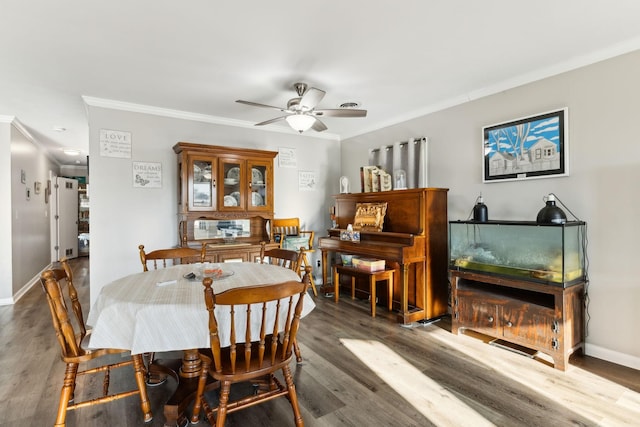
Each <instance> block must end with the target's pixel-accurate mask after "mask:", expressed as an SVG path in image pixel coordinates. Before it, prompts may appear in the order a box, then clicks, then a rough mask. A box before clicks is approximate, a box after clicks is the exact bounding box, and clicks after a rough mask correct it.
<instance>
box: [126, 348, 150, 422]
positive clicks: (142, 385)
mask: <svg viewBox="0 0 640 427" xmlns="http://www.w3.org/2000/svg"><path fill="white" fill-rule="evenodd" d="M131 358H132V359H133V369H134V371H135V376H136V383H137V384H138V390H139V391H140V408H141V409H142V414H143V416H144V422H145V423H148V422H149V421H151V420H153V414H152V413H151V404H150V403H149V396H148V395H147V384H146V372H145V368H144V360H143V359H142V355H141V354H134V355H133V356H131Z"/></svg>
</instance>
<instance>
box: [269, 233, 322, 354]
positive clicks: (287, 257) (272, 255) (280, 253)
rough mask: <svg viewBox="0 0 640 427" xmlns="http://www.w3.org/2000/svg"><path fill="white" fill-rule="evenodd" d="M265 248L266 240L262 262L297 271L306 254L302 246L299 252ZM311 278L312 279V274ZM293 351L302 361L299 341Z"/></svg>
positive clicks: (294, 345)
mask: <svg viewBox="0 0 640 427" xmlns="http://www.w3.org/2000/svg"><path fill="white" fill-rule="evenodd" d="M265 248H266V242H260V263H261V264H264V263H265V262H266V263H269V264H272V265H279V266H280V267H284V268H288V269H289V270H293V271H295V272H296V273H297V272H298V271H300V263H301V262H302V257H303V256H304V249H303V248H300V250H299V251H298V252H296V251H294V250H289V249H280V248H274V249H269V250H265ZM309 280H311V275H310V274H309ZM293 351H294V352H295V354H296V362H298V363H302V353H301V352H300V347H299V346H298V342H297V341H294V342H293Z"/></svg>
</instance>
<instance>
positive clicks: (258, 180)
mask: <svg viewBox="0 0 640 427" xmlns="http://www.w3.org/2000/svg"><path fill="white" fill-rule="evenodd" d="M251 182H252V183H253V184H263V183H264V178H263V177H262V172H260V171H259V170H258V169H256V168H251Z"/></svg>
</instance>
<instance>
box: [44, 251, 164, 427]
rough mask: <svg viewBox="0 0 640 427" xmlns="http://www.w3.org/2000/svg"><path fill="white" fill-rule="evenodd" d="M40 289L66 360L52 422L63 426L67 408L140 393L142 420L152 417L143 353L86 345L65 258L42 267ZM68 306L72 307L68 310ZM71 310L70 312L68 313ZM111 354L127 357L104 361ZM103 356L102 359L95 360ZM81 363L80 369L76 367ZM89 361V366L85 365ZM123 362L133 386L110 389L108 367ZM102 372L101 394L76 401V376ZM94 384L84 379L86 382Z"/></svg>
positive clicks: (86, 336) (76, 299)
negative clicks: (129, 369) (56, 264)
mask: <svg viewBox="0 0 640 427" xmlns="http://www.w3.org/2000/svg"><path fill="white" fill-rule="evenodd" d="M40 282H41V284H42V289H43V290H44V293H45V295H46V296H47V302H48V304H49V309H50V310H51V320H52V322H53V328H54V330H55V332H56V337H57V339H58V344H60V348H61V350H62V353H61V358H62V361H63V362H64V363H66V365H67V368H66V370H65V375H64V382H63V385H62V390H61V391H60V402H59V404H58V415H57V416H56V422H55V424H54V426H56V427H60V426H64V425H66V424H65V420H66V418H67V411H70V410H74V409H78V408H83V407H86V406H93V405H97V404H101V403H107V402H111V401H113V400H116V399H121V398H124V397H128V396H132V395H134V394H139V395H140V406H141V408H142V414H143V417H144V422H149V421H151V420H152V419H153V416H152V414H151V406H150V404H149V398H148V396H147V389H146V385H145V376H146V375H145V367H144V363H143V361H142V355H140V354H136V355H132V356H128V350H120V349H111V348H100V349H88V348H87V344H88V343H89V334H90V333H89V334H88V333H87V328H86V327H85V324H84V318H83V315H82V306H81V305H80V302H79V301H78V293H77V291H76V288H75V287H74V285H73V276H72V273H71V268H70V267H69V264H68V263H67V261H66V259H62V260H61V261H60V268H52V269H48V270H46V271H44V272H43V273H42V275H41V276H40ZM63 282H66V285H67V290H68V301H65V297H64V294H63V292H62V285H61V283H63ZM69 307H71V309H72V311H71V312H70V311H69ZM71 313H73V314H71ZM110 354H119V355H121V356H122V357H125V356H126V357H128V360H125V359H120V358H118V360H117V361H116V362H107V360H105V358H103V356H107V355H110ZM100 358H103V360H102V361H101V362H102V363H101V364H99V363H98V362H97V360H98V359H100ZM81 364H86V365H82V366H83V370H79V368H80V365H81ZM87 365H89V366H90V367H87ZM125 366H133V370H134V373H135V380H136V385H137V388H136V389H132V390H128V391H121V392H118V393H109V378H110V371H111V370H112V369H116V368H122V367H125ZM100 372H104V379H103V382H102V383H103V384H102V395H101V396H100V397H96V398H93V399H88V400H83V401H81V402H80V401H75V400H74V394H75V390H76V380H77V378H78V376H83V375H90V374H97V373H100ZM91 384H93V383H92V382H87V385H91Z"/></svg>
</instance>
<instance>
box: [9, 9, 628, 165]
mask: <svg viewBox="0 0 640 427" xmlns="http://www.w3.org/2000/svg"><path fill="white" fill-rule="evenodd" d="M0 10H1V15H0V16H2V19H1V22H2V23H1V24H0V43H1V46H2V48H1V50H0V116H15V117H17V119H18V120H19V121H20V122H21V123H22V125H23V126H24V127H25V128H26V129H27V130H28V131H29V132H30V133H31V135H32V136H33V137H34V139H35V140H36V141H38V142H39V143H41V144H42V145H43V146H45V147H47V148H48V149H50V150H51V151H52V153H54V154H55V156H56V158H57V159H58V161H59V162H60V163H61V164H73V163H74V162H75V160H76V158H70V157H67V156H64V155H63V154H62V153H61V149H62V148H63V147H70V148H76V149H79V150H81V151H82V156H81V157H82V160H81V161H82V162H83V163H84V162H85V157H86V155H87V154H88V124H87V115H86V107H85V100H86V101H87V102H88V103H90V104H94V105H105V106H113V107H115V108H125V109H132V110H138V111H154V108H157V109H164V110H165V113H168V114H181V115H184V113H185V112H186V113H192V114H191V115H192V116H193V117H197V118H198V119H199V120H204V121H210V122H214V123H218V122H219V123H228V124H233V125H238V126H252V125H253V124H254V123H257V122H260V121H264V120H267V119H270V118H273V117H276V116H277V115H278V111H276V110H269V109H261V108H255V107H249V106H246V105H242V104H237V103H235V102H234V101H235V100H236V99H244V100H249V101H255V102H259V103H264V104H269V105H275V106H285V105H286V102H287V100H288V99H290V98H292V97H294V96H295V92H294V91H293V89H292V84H293V83H295V82H297V81H302V82H306V83H308V84H309V85H310V86H314V87H317V88H320V89H323V90H325V91H326V92H327V95H326V96H325V98H324V99H323V100H322V102H321V103H320V105H319V108H337V106H338V105H339V104H341V103H343V102H351V101H353V102H358V103H360V104H361V107H360V108H363V109H367V110H368V115H367V117H366V118H325V119H323V121H324V122H325V124H326V125H327V126H328V128H329V129H328V130H327V131H325V132H323V134H321V135H322V136H325V137H327V138H336V139H337V138H340V139H345V138H347V137H350V136H354V135H358V134H361V133H364V132H368V131H371V130H375V129H378V128H381V127H384V126H388V125H390V124H393V123H397V122H401V121H404V120H406V119H409V118H412V117H417V116H420V115H424V114H426V113H428V112H431V111H435V110H438V109H441V108H444V107H447V106H451V105H455V104H458V103H461V102H465V101H467V100H470V99H474V98H478V97H480V96H484V95H487V94H490V93H495V92H497V91H500V90H504V89H507V88H510V87H514V86H517V85H519V84H523V83H527V82H530V81H533V80H536V79H539V78H543V77H546V76H549V75H553V74H557V73H559V72H563V71H567V70H570V69H573V68H576V67H579V66H583V65H586V64H589V63H593V62H596V61H599V60H602V59H606V58H608V57H612V56H616V55H619V54H622V53H626V52H629V51H633V50H637V49H640V1H637V0H616V1H610V0H562V1H558V0H538V1H513V0H483V1H478V0H450V1H444V0H440V1H438V0H396V1H383V0H348V1H345V0H323V1H320V0H317V1H302V0H297V1H293V0H275V1H264V0H245V1H242V0H235V1H226V2H223V1H212V0H189V1H166V0H135V1H130V0H111V1H102V2H100V1H77V0H76V1H71V0H57V1H51V0H30V1H24V0H3V1H2V7H1V9H0ZM83 97H85V98H84V99H83ZM166 110H170V111H166ZM187 116H189V114H187ZM54 127H64V128H66V131H65V132H56V131H54V130H53V128H54ZM267 128H270V129H272V130H277V131H283V132H293V131H292V130H290V129H289V128H288V127H287V125H286V123H285V122H280V123H279V124H274V125H269V126H268V127H267ZM309 132H310V133H313V134H315V133H314V132H313V131H309ZM316 135H318V134H316Z"/></svg>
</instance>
